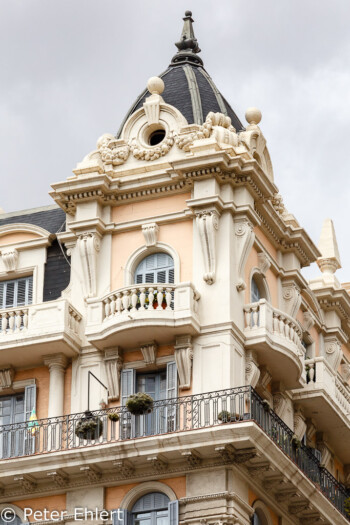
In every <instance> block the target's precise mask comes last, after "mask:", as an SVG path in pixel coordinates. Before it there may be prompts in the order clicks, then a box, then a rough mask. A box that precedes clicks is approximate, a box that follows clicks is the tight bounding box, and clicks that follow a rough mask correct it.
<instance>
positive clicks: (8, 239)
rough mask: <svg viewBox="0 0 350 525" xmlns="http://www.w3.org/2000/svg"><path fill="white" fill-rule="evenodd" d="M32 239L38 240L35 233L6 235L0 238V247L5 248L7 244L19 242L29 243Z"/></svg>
mask: <svg viewBox="0 0 350 525" xmlns="http://www.w3.org/2000/svg"><path fill="white" fill-rule="evenodd" d="M33 239H40V235H36V234H35V233H8V234H5V235H2V236H1V237H0V246H7V245H8V244H15V243H16V244H19V243H20V242H25V241H31V240H33Z"/></svg>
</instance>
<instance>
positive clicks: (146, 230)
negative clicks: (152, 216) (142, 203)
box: [142, 222, 159, 246]
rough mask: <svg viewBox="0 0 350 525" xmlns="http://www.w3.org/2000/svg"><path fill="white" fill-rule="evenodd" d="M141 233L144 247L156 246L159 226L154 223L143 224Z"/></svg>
mask: <svg viewBox="0 0 350 525" xmlns="http://www.w3.org/2000/svg"><path fill="white" fill-rule="evenodd" d="M142 233H143V236H144V239H145V244H146V246H155V245H156V244H157V239H158V233H159V226H158V224H157V223H156V222H150V223H147V224H143V225H142Z"/></svg>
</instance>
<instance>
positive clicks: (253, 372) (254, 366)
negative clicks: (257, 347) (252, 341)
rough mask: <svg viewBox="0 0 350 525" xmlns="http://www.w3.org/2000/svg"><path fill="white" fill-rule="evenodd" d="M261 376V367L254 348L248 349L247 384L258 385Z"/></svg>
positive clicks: (246, 358) (246, 355)
mask: <svg viewBox="0 0 350 525" xmlns="http://www.w3.org/2000/svg"><path fill="white" fill-rule="evenodd" d="M259 377H260V368H259V364H258V362H257V359H256V354H255V352H253V351H252V350H246V354H245V384H246V385H251V386H252V387H253V388H255V387H256V385H257V383H258V381H259Z"/></svg>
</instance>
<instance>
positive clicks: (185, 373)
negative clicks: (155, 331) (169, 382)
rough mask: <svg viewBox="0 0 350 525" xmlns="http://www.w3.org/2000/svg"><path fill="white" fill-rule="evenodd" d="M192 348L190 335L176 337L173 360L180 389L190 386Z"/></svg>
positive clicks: (186, 388)
mask: <svg viewBox="0 0 350 525" xmlns="http://www.w3.org/2000/svg"><path fill="white" fill-rule="evenodd" d="M192 359H193V349H192V344H191V336H181V337H178V338H177V339H176V344H175V362H176V366H177V371H178V375H179V388H180V390H188V389H189V388H190V387H191V375H192Z"/></svg>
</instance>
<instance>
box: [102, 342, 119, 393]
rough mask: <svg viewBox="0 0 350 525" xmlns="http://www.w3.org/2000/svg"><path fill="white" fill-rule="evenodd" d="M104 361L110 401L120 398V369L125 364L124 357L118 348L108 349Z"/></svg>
mask: <svg viewBox="0 0 350 525" xmlns="http://www.w3.org/2000/svg"><path fill="white" fill-rule="evenodd" d="M104 362H105V367H106V375H107V386H108V401H116V400H117V399H119V396H120V392H119V384H120V371H121V369H122V366H123V358H122V356H121V352H120V350H119V349H118V348H116V349H111V350H106V351H105V356H104Z"/></svg>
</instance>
